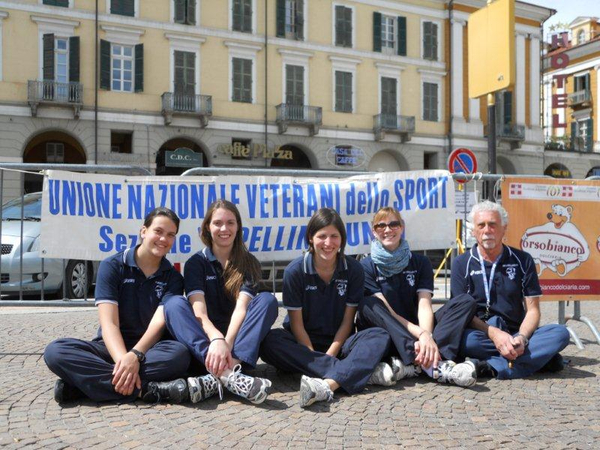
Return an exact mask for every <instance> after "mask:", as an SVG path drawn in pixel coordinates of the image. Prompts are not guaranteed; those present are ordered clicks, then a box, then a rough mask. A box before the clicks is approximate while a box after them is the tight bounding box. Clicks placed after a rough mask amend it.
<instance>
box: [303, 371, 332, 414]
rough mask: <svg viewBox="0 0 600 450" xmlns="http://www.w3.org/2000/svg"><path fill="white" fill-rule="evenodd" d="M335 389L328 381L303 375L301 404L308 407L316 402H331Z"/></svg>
mask: <svg viewBox="0 0 600 450" xmlns="http://www.w3.org/2000/svg"><path fill="white" fill-rule="evenodd" d="M332 400H333V391H332V390H331V388H330V387H329V384H327V381H325V380H322V379H321V378H310V377H307V376H306V375H302V378H301V379H300V406H301V407H302V408H306V407H307V406H310V405H312V404H313V403H315V402H331V401H332Z"/></svg>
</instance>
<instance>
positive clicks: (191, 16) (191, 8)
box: [186, 0, 196, 25]
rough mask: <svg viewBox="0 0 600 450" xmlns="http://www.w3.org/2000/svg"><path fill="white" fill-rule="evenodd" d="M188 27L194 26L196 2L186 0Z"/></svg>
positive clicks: (194, 0)
mask: <svg viewBox="0 0 600 450" xmlns="http://www.w3.org/2000/svg"><path fill="white" fill-rule="evenodd" d="M186 23H187V24H188V25H196V0H187V21H186Z"/></svg>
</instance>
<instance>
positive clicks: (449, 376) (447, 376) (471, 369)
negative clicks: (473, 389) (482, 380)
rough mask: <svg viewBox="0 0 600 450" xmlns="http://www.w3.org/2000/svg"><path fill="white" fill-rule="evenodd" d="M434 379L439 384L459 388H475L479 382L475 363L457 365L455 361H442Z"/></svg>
mask: <svg viewBox="0 0 600 450" xmlns="http://www.w3.org/2000/svg"><path fill="white" fill-rule="evenodd" d="M433 378H434V379H435V380H437V381H438V382H439V383H452V384H456V385H457V386H462V387H469V386H473V385H474V384H475V382H476V381H477V369H476V367H475V363H473V361H465V362H463V363H460V364H456V363H455V362H454V361H441V362H440V363H439V364H438V367H437V370H434V371H433Z"/></svg>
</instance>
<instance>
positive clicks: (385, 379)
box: [367, 362, 396, 386]
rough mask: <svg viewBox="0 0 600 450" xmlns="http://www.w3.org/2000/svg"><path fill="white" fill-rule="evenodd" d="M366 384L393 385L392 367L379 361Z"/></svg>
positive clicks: (394, 381)
mask: <svg viewBox="0 0 600 450" xmlns="http://www.w3.org/2000/svg"><path fill="white" fill-rule="evenodd" d="M367 384H376V385H379V386H393V385H394V384H396V380H394V369H392V367H391V366H390V365H389V364H388V363H385V362H380V363H379V364H377V366H375V370H373V373H372V374H371V378H369V381H368V382H367Z"/></svg>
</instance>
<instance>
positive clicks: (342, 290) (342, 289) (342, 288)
mask: <svg viewBox="0 0 600 450" xmlns="http://www.w3.org/2000/svg"><path fill="white" fill-rule="evenodd" d="M336 287H337V291H338V294H339V296H340V297H343V296H344V295H346V289H347V288H348V282H347V281H346V280H337V286H336Z"/></svg>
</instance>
